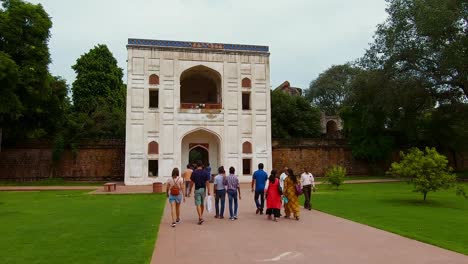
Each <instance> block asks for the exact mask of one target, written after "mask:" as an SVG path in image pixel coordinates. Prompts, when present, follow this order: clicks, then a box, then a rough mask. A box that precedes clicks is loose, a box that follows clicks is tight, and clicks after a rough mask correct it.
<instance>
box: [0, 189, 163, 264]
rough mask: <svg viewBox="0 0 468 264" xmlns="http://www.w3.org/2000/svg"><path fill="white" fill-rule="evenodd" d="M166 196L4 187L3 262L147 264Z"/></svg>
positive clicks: (0, 213)
mask: <svg viewBox="0 0 468 264" xmlns="http://www.w3.org/2000/svg"><path fill="white" fill-rule="evenodd" d="M164 205H165V196H164V195H151V194H141V195H88V194H86V192H84V191H43V192H0V219H1V225H0V234H1V235H0V249H1V252H2V257H1V261H0V262H1V263H15V264H16V263H48V264H53V263H60V264H63V263H66V264H72V263H136V264H141V263H149V262H150V260H151V255H152V253H153V248H154V244H155V239H156V236H157V232H158V228H159V222H160V221H161V216H162V213H163V210H164Z"/></svg>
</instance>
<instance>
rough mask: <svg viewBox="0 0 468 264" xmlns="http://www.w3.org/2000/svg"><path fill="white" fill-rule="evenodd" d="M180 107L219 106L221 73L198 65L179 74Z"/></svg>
mask: <svg viewBox="0 0 468 264" xmlns="http://www.w3.org/2000/svg"><path fill="white" fill-rule="evenodd" d="M180 104H181V108H208V109H219V108H221V75H220V74H219V73H218V72H217V71H215V70H213V69H210V68H208V67H205V66H202V65H199V66H195V67H192V68H190V69H188V70H186V71H184V72H183V73H182V74H181V75H180Z"/></svg>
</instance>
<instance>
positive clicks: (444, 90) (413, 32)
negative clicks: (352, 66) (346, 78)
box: [362, 0, 468, 101]
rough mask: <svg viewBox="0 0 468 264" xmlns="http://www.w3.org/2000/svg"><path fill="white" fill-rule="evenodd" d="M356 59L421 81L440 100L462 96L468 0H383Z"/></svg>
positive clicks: (467, 82)
mask: <svg viewBox="0 0 468 264" xmlns="http://www.w3.org/2000/svg"><path fill="white" fill-rule="evenodd" d="M387 2H388V8H387V13H388V14H389V17H388V19H387V20H386V21H385V22H384V23H382V24H380V25H379V26H378V27H377V32H376V35H375V41H374V43H372V44H371V46H370V49H369V50H368V51H367V52H366V54H365V56H364V58H363V60H362V63H363V65H365V66H366V67H368V68H379V69H384V70H386V71H392V72H397V73H400V74H404V75H410V76H411V77H412V78H414V79H421V80H424V81H425V82H427V84H428V87H429V88H430V89H431V92H432V93H433V95H434V96H436V97H437V98H438V99H439V100H441V101H459V100H466V98H467V97H468V67H467V63H466V62H467V61H468V36H467V33H468V20H467V17H468V2H467V1H460V0H444V1H440V0H387Z"/></svg>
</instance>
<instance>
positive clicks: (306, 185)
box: [301, 168, 315, 210]
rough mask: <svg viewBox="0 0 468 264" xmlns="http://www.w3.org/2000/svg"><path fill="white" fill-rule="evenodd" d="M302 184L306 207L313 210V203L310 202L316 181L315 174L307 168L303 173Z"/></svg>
mask: <svg viewBox="0 0 468 264" xmlns="http://www.w3.org/2000/svg"><path fill="white" fill-rule="evenodd" d="M301 185H302V191H303V192H304V198H305V199H304V208H305V209H309V210H312V205H311V204H310V195H311V192H312V188H314V190H315V181H314V176H313V175H312V173H310V172H309V171H308V170H307V168H304V172H303V173H302V174H301Z"/></svg>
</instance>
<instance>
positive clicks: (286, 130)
mask: <svg viewBox="0 0 468 264" xmlns="http://www.w3.org/2000/svg"><path fill="white" fill-rule="evenodd" d="M271 123H272V135H273V137H274V138H306V137H317V136H319V135H320V112H319V111H318V109H316V108H314V107H312V106H311V105H310V103H309V102H307V100H306V99H305V98H304V97H302V96H292V95H289V94H287V93H284V92H282V91H280V90H277V91H272V92H271Z"/></svg>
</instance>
